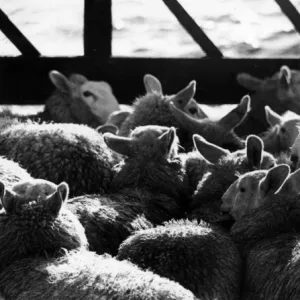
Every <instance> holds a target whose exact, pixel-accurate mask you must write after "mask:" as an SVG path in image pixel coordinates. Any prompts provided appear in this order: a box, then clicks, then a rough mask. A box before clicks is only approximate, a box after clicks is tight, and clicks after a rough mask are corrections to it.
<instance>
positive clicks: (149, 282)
mask: <svg viewBox="0 0 300 300" xmlns="http://www.w3.org/2000/svg"><path fill="white" fill-rule="evenodd" d="M0 197H1V202H2V204H3V206H4V209H5V212H3V213H1V214H0V225H1V226H0V241H1V243H0V253H1V254H0V293H1V295H2V296H3V297H4V298H5V299H16V300H21V299H32V300H34V299H41V298H47V299H74V300H80V299H119V300H125V299H128V300H140V299H141V300H144V299H145V300H148V299H149V300H152V299H153V300H154V299H161V300H163V299H170V300H174V299H178V300H184V299H195V296H194V295H193V294H192V293H191V292H189V291H187V290H186V289H184V288H183V287H182V286H180V285H179V284H177V283H175V282H172V281H170V280H168V279H165V278H161V277H159V276H158V275H155V274H153V273H151V272H144V271H142V270H140V269H139V268H138V267H136V266H134V265H132V264H130V263H128V262H119V261H117V260H114V259H112V258H111V257H110V256H98V255H96V254H95V253H93V252H88V251H87V250H86V248H87V246H88V243H87V239H86V237H85V234H84V229H83V227H82V225H81V224H80V223H79V221H78V219H77V218H76V217H75V216H74V215H73V213H72V212H70V211H69V210H68V209H66V208H65V202H66V199H67V198H68V185H67V184H66V183H60V184H59V185H58V186H57V185H55V184H53V183H51V182H47V181H41V180H31V181H28V182H22V183H18V184H15V185H14V186H13V188H12V189H9V188H6V187H5V185H4V184H3V183H2V182H1V183H0Z"/></svg>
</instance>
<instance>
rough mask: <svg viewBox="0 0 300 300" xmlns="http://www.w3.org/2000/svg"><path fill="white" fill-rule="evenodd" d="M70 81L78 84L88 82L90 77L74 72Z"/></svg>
mask: <svg viewBox="0 0 300 300" xmlns="http://www.w3.org/2000/svg"><path fill="white" fill-rule="evenodd" d="M69 81H71V82H74V83H75V84H78V85H82V84H84V83H86V82H88V79H87V78H86V77H85V76H83V75H81V74H77V73H73V74H71V75H70V76H69Z"/></svg>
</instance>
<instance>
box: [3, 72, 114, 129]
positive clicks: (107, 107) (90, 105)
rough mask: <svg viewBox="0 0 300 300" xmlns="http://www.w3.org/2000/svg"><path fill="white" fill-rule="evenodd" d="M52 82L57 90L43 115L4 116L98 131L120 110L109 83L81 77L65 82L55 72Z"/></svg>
mask: <svg viewBox="0 0 300 300" xmlns="http://www.w3.org/2000/svg"><path fill="white" fill-rule="evenodd" d="M49 78H50V80H51V82H52V83H53V85H54V86H55V88H56V89H55V90H54V91H53V93H52V94H51V95H50V96H49V97H48V99H46V101H45V107H44V110H43V111H42V112H40V113H38V114H36V115H31V116H26V115H25V116H22V115H14V114H12V113H11V112H10V111H9V110H5V111H4V112H3V113H2V115H8V116H9V115H10V116H16V117H19V118H20V119H26V118H30V119H32V120H34V121H39V122H42V121H47V122H49V121H52V122H55V123H75V124H87V125H89V126H90V127H94V128H95V127H97V126H99V125H103V124H104V123H105V122H106V121H107V119H108V116H109V115H110V114H111V113H112V112H114V111H115V110H119V109H120V107H119V103H118V101H117V99H116V98H115V96H114V95H113V92H112V89H111V87H110V85H109V84H108V83H107V82H104V81H89V80H88V79H87V78H86V77H85V76H83V75H81V74H71V75H70V76H69V78H66V77H65V76H64V75H63V74H62V73H60V72H58V71H56V70H52V71H50V72H49Z"/></svg>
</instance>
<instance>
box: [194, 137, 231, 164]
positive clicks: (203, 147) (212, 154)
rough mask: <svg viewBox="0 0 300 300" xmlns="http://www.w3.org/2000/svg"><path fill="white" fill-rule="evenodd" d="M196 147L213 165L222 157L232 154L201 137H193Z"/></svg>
mask: <svg viewBox="0 0 300 300" xmlns="http://www.w3.org/2000/svg"><path fill="white" fill-rule="evenodd" d="M193 142H194V146H195V147H196V148H197V150H198V151H199V152H200V154H202V156H204V158H205V159H207V160H208V161H209V162H211V163H217V162H218V160H219V159H220V158H221V157H225V156H228V155H230V152H229V151H228V150H226V149H223V148H222V147H219V146H216V145H215V144H212V143H209V142H208V141H207V140H206V139H205V138H203V137H202V136H201V135H198V134H194V135H193Z"/></svg>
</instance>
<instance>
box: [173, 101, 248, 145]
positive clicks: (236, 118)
mask: <svg viewBox="0 0 300 300" xmlns="http://www.w3.org/2000/svg"><path fill="white" fill-rule="evenodd" d="M169 108H170V110H171V113H172V115H173V117H174V118H175V119H176V121H177V122H178V124H179V125H180V128H183V129H184V130H185V131H186V132H187V133H185V139H181V138H180V137H179V139H180V142H181V143H182V146H183V147H184V148H185V150H186V151H189V150H190V148H191V145H190V144H192V135H193V134H199V135H201V136H202V137H203V138H205V139H206V140H207V141H208V142H210V143H213V144H215V145H217V146H221V147H223V148H226V149H228V150H230V151H235V150H238V149H242V148H244V146H245V142H244V141H243V140H242V139H240V138H239V137H238V136H237V135H236V134H235V133H234V132H233V129H234V128H235V126H237V125H238V124H239V123H240V122H241V121H242V120H243V118H244V117H245V116H246V115H247V113H248V112H249V110H250V97H249V96H245V97H243V98H242V100H241V101H240V103H239V104H238V106H237V107H236V108H234V109H233V110H232V111H230V112H229V113H228V114H227V115H225V116H224V117H223V118H221V119H219V120H212V119H209V118H206V119H201V120H197V119H195V118H192V117H191V116H189V115H188V114H186V113H184V112H183V111H181V110H180V109H178V108H177V107H176V106H175V105H174V103H173V101H171V102H170V103H169Z"/></svg>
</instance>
